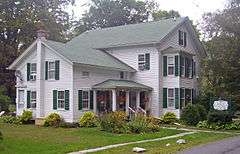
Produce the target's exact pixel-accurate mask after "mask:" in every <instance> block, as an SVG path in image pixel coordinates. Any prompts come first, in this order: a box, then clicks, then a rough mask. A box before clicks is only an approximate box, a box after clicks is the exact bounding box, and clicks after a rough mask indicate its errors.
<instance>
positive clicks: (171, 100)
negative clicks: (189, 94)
mask: <svg viewBox="0 0 240 154" xmlns="http://www.w3.org/2000/svg"><path fill="white" fill-rule="evenodd" d="M168 107H169V108H174V89H172V88H169V89H168Z"/></svg>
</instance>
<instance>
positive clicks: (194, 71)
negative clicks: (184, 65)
mask: <svg viewBox="0 0 240 154" xmlns="http://www.w3.org/2000/svg"><path fill="white" fill-rule="evenodd" d="M193 75H194V76H195V75H196V62H193Z"/></svg>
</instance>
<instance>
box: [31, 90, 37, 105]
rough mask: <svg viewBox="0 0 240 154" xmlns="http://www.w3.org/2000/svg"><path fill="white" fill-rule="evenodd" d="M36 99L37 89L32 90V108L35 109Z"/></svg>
mask: <svg viewBox="0 0 240 154" xmlns="http://www.w3.org/2000/svg"><path fill="white" fill-rule="evenodd" d="M36 99H37V93H36V91H31V102H30V108H33V109H35V108H36Z"/></svg>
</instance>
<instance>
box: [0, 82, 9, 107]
mask: <svg viewBox="0 0 240 154" xmlns="http://www.w3.org/2000/svg"><path fill="white" fill-rule="evenodd" d="M10 103H11V99H10V97H8V96H7V95H6V89H5V87H3V86H1V87H0V111H7V110H8V106H9V104H10Z"/></svg>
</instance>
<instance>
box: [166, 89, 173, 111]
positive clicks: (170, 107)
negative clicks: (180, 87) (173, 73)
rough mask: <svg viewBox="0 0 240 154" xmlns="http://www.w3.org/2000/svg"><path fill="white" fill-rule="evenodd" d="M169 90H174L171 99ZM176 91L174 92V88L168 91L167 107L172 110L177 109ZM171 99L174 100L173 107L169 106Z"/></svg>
mask: <svg viewBox="0 0 240 154" xmlns="http://www.w3.org/2000/svg"><path fill="white" fill-rule="evenodd" d="M169 90H173V96H172V97H169ZM174 92H175V90H174V88H168V89H167V107H168V108H171V109H175V97H174V96H175V95H174V94H175V93H174ZM169 99H172V100H173V106H169Z"/></svg>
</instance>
